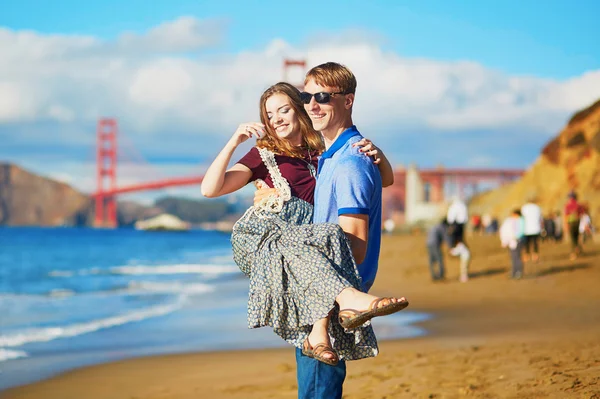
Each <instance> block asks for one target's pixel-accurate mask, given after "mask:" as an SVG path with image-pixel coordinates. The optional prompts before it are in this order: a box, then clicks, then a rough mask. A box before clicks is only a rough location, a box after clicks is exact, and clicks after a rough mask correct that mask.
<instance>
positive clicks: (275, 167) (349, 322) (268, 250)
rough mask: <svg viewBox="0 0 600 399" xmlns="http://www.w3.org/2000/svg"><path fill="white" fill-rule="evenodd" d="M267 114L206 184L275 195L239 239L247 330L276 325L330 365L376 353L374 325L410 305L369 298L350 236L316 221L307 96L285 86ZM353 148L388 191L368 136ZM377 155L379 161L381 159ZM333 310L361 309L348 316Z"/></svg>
mask: <svg viewBox="0 0 600 399" xmlns="http://www.w3.org/2000/svg"><path fill="white" fill-rule="evenodd" d="M260 113H261V123H256V122H253V123H244V124H241V125H240V126H239V127H238V129H237V130H236V132H235V133H234V134H233V136H232V138H231V139H230V140H229V142H228V143H227V144H226V145H225V147H224V148H223V150H222V151H221V152H220V153H219V155H218V156H217V157H216V159H215V160H214V161H213V163H212V164H211V165H210V167H209V168H208V170H207V172H206V174H205V177H204V180H203V182H202V193H203V195H205V196H206V197H218V196H221V195H225V194H228V193H231V192H234V191H236V190H239V189H241V188H242V187H244V186H245V185H246V184H247V183H248V182H250V181H254V182H256V183H257V185H258V186H260V187H264V186H269V187H272V188H274V189H275V190H276V191H277V192H276V193H270V195H268V196H266V197H265V198H264V199H263V200H261V201H260V203H259V204H258V205H256V206H253V207H251V208H250V209H248V211H246V213H245V214H244V216H242V218H240V220H238V221H237V222H236V224H235V225H234V228H233V232H232V238H231V241H232V245H233V254H234V260H235V261H236V263H237V264H238V266H239V267H240V269H241V270H242V271H243V272H244V273H245V274H246V275H247V276H248V277H249V278H250V293H249V302H248V325H249V327H250V328H257V327H262V326H267V325H268V326H271V327H273V331H274V332H275V333H276V334H278V335H279V336H280V337H281V338H283V339H284V340H286V341H287V342H289V343H291V344H292V345H294V346H296V347H297V348H298V350H300V351H302V352H303V353H304V354H305V355H307V356H311V357H312V358H314V359H317V360H318V361H320V362H323V363H327V364H331V365H335V364H337V363H338V361H339V359H340V358H345V359H348V360H356V359H362V358H365V357H371V356H375V355H376V354H377V353H378V348H377V342H376V339H375V336H374V333H373V331H372V327H371V326H370V325H369V323H367V322H368V321H369V320H370V319H371V318H372V317H376V316H382V315H386V314H390V313H393V312H396V311H399V310H401V309H403V308H404V307H406V306H407V305H408V302H407V301H406V300H405V299H404V298H400V299H398V298H378V297H375V296H373V295H369V294H367V293H365V292H362V291H361V289H362V285H361V283H362V280H361V276H360V275H359V273H358V270H357V267H356V263H355V261H354V257H353V254H352V250H351V248H350V246H349V243H348V239H347V237H346V235H345V233H344V231H343V230H342V229H341V228H340V226H339V225H337V224H332V223H329V224H319V225H316V224H310V223H311V222H312V217H313V206H312V203H313V198H314V189H315V185H316V181H315V176H316V167H317V166H318V164H317V160H316V159H317V156H318V155H319V154H320V153H321V152H322V151H323V149H324V145H323V139H322V137H321V136H320V135H319V133H318V132H316V131H315V130H314V129H313V128H312V125H311V121H310V119H309V117H308V115H307V113H306V111H305V110H304V109H303V104H302V102H301V97H300V92H299V91H298V90H297V89H296V88H295V87H294V86H292V85H290V84H288V83H278V84H276V85H274V86H272V87H270V88H269V89H267V90H266V91H265V92H264V93H263V95H262V96H261V100H260ZM250 137H258V140H257V142H256V147H253V148H252V149H251V150H250V151H249V152H248V153H247V154H246V155H245V156H244V157H243V158H242V159H241V160H240V161H238V162H237V163H236V164H235V165H234V166H233V167H231V168H230V169H229V170H227V165H228V163H229V161H230V159H231V157H232V155H233V152H234V151H235V149H236V148H237V147H238V146H239V144H241V143H242V142H244V141H246V140H248V139H249V138H250ZM354 144H355V145H356V146H357V147H355V151H356V153H357V154H359V155H360V157H361V159H364V160H365V161H366V162H368V163H369V164H370V165H372V167H373V168H374V170H375V171H377V176H378V178H379V179H381V177H380V176H379V173H380V172H379V170H378V168H377V165H375V162H377V163H379V164H381V170H382V174H383V176H384V180H385V181H386V184H391V182H392V181H393V180H391V178H393V174H392V169H391V166H390V165H389V162H388V161H387V159H386V158H385V156H384V155H383V154H382V153H381V152H380V151H379V150H377V149H376V148H375V147H374V146H373V145H372V143H370V142H369V141H368V140H366V139H363V138H362V137H361V139H360V140H357V141H356V142H355V143H354ZM361 146H362V148H361V149H360V150H359V147H361ZM370 156H376V157H379V158H378V160H377V161H375V162H374V161H373V159H372V158H371V157H370ZM390 176H392V177H390ZM267 191H268V190H267ZM335 305H337V306H339V308H340V309H342V310H345V309H359V310H358V311H356V312H353V311H346V313H343V312H339V310H338V308H337V307H336V306H335ZM338 313H339V315H338ZM330 314H331V317H333V318H335V320H336V321H335V322H334V323H331V328H330V330H329V332H330V333H331V335H332V337H333V338H334V342H335V344H334V346H335V348H334V347H332V346H331V343H330V340H329V335H328V334H327V327H328V324H327V323H324V322H322V320H323V319H325V320H328V318H329V317H328V316H329V315H330ZM338 316H339V318H340V320H339V321H338V320H337V319H338Z"/></svg>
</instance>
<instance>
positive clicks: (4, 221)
mask: <svg viewBox="0 0 600 399" xmlns="http://www.w3.org/2000/svg"><path fill="white" fill-rule="evenodd" d="M90 215H91V201H90V199H89V198H88V197H87V196H86V195H84V194H82V193H80V192H78V191H77V190H75V189H74V188H72V187H71V186H69V185H68V184H65V183H61V182H58V181H55V180H51V179H47V178H44V177H41V176H37V175H35V174H33V173H30V172H28V171H26V170H25V169H23V168H20V167H18V166H16V165H12V164H6V163H0V225H8V226H32V225H37V226H62V225H81V224H86V223H87V220H88V219H89V217H90Z"/></svg>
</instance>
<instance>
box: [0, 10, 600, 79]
mask: <svg viewBox="0 0 600 399" xmlns="http://www.w3.org/2000/svg"><path fill="white" fill-rule="evenodd" d="M7 3H8V2H7ZM249 4H252V5H249ZM182 15H192V16H196V17H198V18H215V19H222V20H224V21H227V22H228V24H229V30H228V32H227V35H226V41H225V42H224V43H223V45H222V46H220V47H219V51H224V52H239V51H243V50H247V49H253V48H258V47H261V46H264V45H266V44H267V43H268V42H269V41H270V40H272V39H273V38H274V37H281V38H283V39H285V40H286V41H289V42H290V43H293V44H298V43H302V42H303V41H304V40H306V38H307V35H311V34H314V35H317V34H318V33H320V32H336V31H343V30H347V29H355V28H363V29H366V30H370V31H373V32H374V33H379V34H381V35H383V36H385V38H386V47H387V48H389V49H391V50H394V51H397V52H399V53H401V54H403V55H404V56H407V57H427V58H434V59H439V60H457V59H468V60H476V61H478V62H480V63H482V64H483V65H486V66H488V67H491V68H495V69H499V70H502V71H505V72H508V73H513V74H527V75H529V74H531V75H535V76H540V77H553V78H559V79H560V78H566V77H569V76H572V75H574V74H579V73H581V72H584V71H586V70H590V69H596V68H597V67H598V66H599V65H600V49H599V46H598V36H597V35H598V32H597V24H598V19H597V18H598V15H600V2H597V1H592V0H589V1H581V0H580V1H569V2H567V1H564V0H563V1H557V0H549V1H544V2H543V3H540V2H538V1H532V0H525V1H519V0H505V1H472V0H463V1H459V2H453V1H444V0H435V1H410V2H409V1H375V2H366V1H356V0H345V1H324V2H321V3H313V4H310V3H305V2H290V1H272V0H265V1H260V2H250V1H171V0H170V1H157V2H155V3H153V4H152V5H150V3H149V2H148V1H143V0H129V1H119V0H105V1H87V2H81V1H76V0H62V1H56V2H47V1H39V0H38V1H32V0H20V1H18V2H10V5H8V4H7V5H5V6H4V7H3V12H2V14H1V15H0V24H1V25H3V26H6V27H9V28H12V29H32V30H35V31H39V32H43V33H64V34H82V35H92V36H98V37H102V38H105V39H110V38H115V37H117V36H118V35H119V34H121V33H122V32H124V31H133V32H138V33H141V32H144V31H145V30H147V29H149V28H150V27H152V26H155V25H158V24H160V23H161V22H164V21H165V20H170V19H174V18H177V17H179V16H182Z"/></svg>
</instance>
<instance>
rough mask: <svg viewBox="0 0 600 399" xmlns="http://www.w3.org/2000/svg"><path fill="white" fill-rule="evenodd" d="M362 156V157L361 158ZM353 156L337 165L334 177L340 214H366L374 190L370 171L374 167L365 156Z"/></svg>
mask: <svg viewBox="0 0 600 399" xmlns="http://www.w3.org/2000/svg"><path fill="white" fill-rule="evenodd" d="M362 158H364V159H362ZM362 158H361V156H354V157H350V158H348V159H347V160H345V161H344V163H343V164H340V165H338V167H337V169H338V170H337V171H336V172H337V173H336V178H335V196H336V201H337V204H338V216H340V215H368V214H369V209H370V207H371V201H372V198H373V192H374V190H375V182H374V179H373V176H372V175H371V173H372V172H373V170H374V168H373V167H372V165H368V164H367V163H366V162H371V161H370V159H369V158H367V157H365V156H362Z"/></svg>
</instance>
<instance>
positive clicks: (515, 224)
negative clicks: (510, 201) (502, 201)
mask: <svg viewBox="0 0 600 399" xmlns="http://www.w3.org/2000/svg"><path fill="white" fill-rule="evenodd" d="M523 232H524V222H523V218H522V217H521V210H520V209H515V210H513V212H512V213H511V214H510V216H509V217H507V218H506V219H504V221H503V222H502V226H500V243H501V245H502V248H508V250H509V251H510V261H511V272H510V277H511V278H513V279H520V278H522V277H523V259H521V248H522V238H523Z"/></svg>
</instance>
